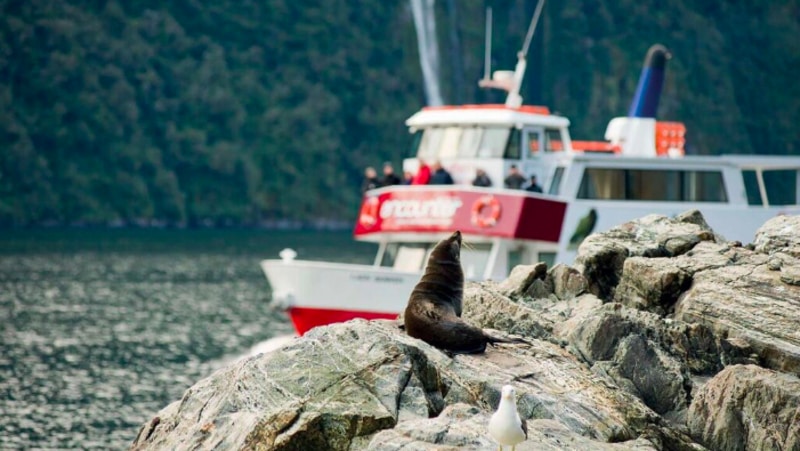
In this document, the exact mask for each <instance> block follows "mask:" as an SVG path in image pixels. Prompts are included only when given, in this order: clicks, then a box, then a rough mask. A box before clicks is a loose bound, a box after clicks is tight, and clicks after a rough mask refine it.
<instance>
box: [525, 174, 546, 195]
mask: <svg viewBox="0 0 800 451" xmlns="http://www.w3.org/2000/svg"><path fill="white" fill-rule="evenodd" d="M525 191H530V192H532V193H541V192H542V187H541V186H539V184H538V183H536V176H535V175H532V176H531V184H530V185H528V187H527V188H525Z"/></svg>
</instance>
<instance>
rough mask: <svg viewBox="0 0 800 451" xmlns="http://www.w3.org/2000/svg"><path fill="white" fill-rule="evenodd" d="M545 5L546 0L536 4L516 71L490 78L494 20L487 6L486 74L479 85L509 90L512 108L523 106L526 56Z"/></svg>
mask: <svg viewBox="0 0 800 451" xmlns="http://www.w3.org/2000/svg"><path fill="white" fill-rule="evenodd" d="M543 7H544V0H539V2H538V3H537V4H536V11H534V13H533V17H532V18H531V23H530V25H528V32H527V33H526V35H525V41H524V42H523V44H522V49H521V50H520V51H519V52H517V65H516V67H515V68H514V71H513V72H512V71H507V70H504V71H495V72H494V74H492V78H491V79H489V78H488V77H489V75H488V72H489V70H490V62H489V60H490V52H491V42H492V41H491V30H492V26H491V20H492V9H491V8H487V11H486V30H487V38H486V42H487V45H486V47H487V49H486V52H487V54H486V65H485V72H486V73H485V74H484V77H483V79H481V80H480V81H478V86H480V87H481V88H497V89H503V90H505V91H508V96H506V103H505V105H506V106H507V107H510V108H519V107H520V106H522V96H521V95H520V94H519V91H520V88H521V87H522V79H523V78H525V69H526V68H527V61H526V59H525V58H526V57H527V55H528V49H529V48H530V45H531V40H532V39H533V34H534V32H535V31H536V25H537V24H538V23H539V17H540V16H541V15H542V8H543Z"/></svg>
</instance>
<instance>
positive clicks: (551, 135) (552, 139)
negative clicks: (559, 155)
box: [544, 128, 564, 152]
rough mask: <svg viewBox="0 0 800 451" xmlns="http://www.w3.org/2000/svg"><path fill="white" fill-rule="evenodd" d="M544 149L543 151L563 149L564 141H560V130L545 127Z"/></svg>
mask: <svg viewBox="0 0 800 451" xmlns="http://www.w3.org/2000/svg"><path fill="white" fill-rule="evenodd" d="M544 150H545V152H560V151H562V150H564V143H563V141H561V130H559V129H557V128H548V129H545V131H544Z"/></svg>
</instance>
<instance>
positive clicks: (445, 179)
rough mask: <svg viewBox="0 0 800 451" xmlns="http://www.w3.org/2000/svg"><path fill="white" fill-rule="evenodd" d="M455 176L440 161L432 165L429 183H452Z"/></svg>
mask: <svg viewBox="0 0 800 451" xmlns="http://www.w3.org/2000/svg"><path fill="white" fill-rule="evenodd" d="M452 184H453V177H452V176H451V175H450V173H449V172H447V170H446V169H445V168H443V167H442V164H441V163H439V162H438V161H437V162H435V163H433V165H431V179H430V181H429V182H428V185H452Z"/></svg>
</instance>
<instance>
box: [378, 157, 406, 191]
mask: <svg viewBox="0 0 800 451" xmlns="http://www.w3.org/2000/svg"><path fill="white" fill-rule="evenodd" d="M401 183H403V181H402V180H400V177H398V176H397V174H395V173H394V167H392V163H390V162H388V161H387V162H386V163H383V179H381V186H391V185H399V184H401Z"/></svg>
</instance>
